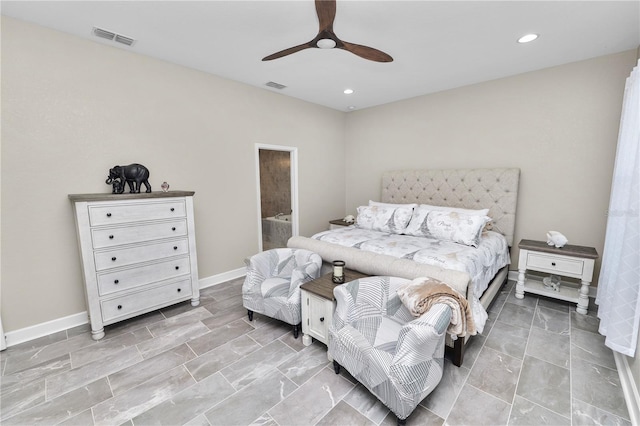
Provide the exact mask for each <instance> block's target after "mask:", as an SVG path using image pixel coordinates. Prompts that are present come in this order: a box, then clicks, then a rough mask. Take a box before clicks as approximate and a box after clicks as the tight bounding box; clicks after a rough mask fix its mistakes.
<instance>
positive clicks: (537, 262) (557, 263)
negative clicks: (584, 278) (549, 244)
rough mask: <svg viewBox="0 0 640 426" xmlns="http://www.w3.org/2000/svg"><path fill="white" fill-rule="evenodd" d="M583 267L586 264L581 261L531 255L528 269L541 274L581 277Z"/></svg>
mask: <svg viewBox="0 0 640 426" xmlns="http://www.w3.org/2000/svg"><path fill="white" fill-rule="evenodd" d="M583 267H584V262H583V261H582V260H579V259H575V260H574V259H567V258H562V257H558V256H545V255H543V254H538V253H529V255H528V256H527V269H535V270H537V271H541V272H551V273H556V274H561V275H563V274H568V275H577V276H580V275H582V268H583Z"/></svg>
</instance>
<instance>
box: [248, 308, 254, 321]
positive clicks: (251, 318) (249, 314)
mask: <svg viewBox="0 0 640 426" xmlns="http://www.w3.org/2000/svg"><path fill="white" fill-rule="evenodd" d="M247 316H248V317H249V321H253V311H250V310H248V309H247Z"/></svg>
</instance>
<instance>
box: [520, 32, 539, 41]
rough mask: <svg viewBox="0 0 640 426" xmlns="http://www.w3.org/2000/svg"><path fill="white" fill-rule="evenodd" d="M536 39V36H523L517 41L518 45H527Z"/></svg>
mask: <svg viewBox="0 0 640 426" xmlns="http://www.w3.org/2000/svg"><path fill="white" fill-rule="evenodd" d="M537 38H538V34H527V35H523V36H522V37H520V38H519V39H518V43H529V42H530V41H533V40H535V39H537Z"/></svg>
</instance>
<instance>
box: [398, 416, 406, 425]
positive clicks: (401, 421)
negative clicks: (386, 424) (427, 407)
mask: <svg viewBox="0 0 640 426" xmlns="http://www.w3.org/2000/svg"><path fill="white" fill-rule="evenodd" d="M406 424H407V419H401V418H399V417H398V426H404V425H406Z"/></svg>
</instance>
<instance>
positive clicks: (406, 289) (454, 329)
mask: <svg viewBox="0 0 640 426" xmlns="http://www.w3.org/2000/svg"><path fill="white" fill-rule="evenodd" d="M396 292H397V293H398V296H399V297H400V300H402V303H403V304H404V305H405V306H406V307H407V309H409V311H410V312H411V314H412V315H413V316H416V317H419V316H421V315H422V314H424V313H425V312H427V311H428V310H429V309H431V306H433V305H434V304H436V303H444V304H446V305H447V306H449V307H450V308H451V322H450V324H449V328H448V329H447V332H448V333H450V334H453V335H456V336H465V335H467V334H468V335H470V336H474V335H475V334H476V333H477V331H476V325H475V322H474V321H473V315H472V313H471V307H470V306H469V302H467V299H465V298H464V297H463V296H462V295H461V294H460V293H458V292H457V291H456V290H454V289H452V288H451V287H449V286H448V285H446V284H445V283H443V282H442V281H438V280H436V279H435V278H427V277H420V278H416V279H414V280H413V281H411V282H409V283H407V284H404V285H401V286H400V287H398V289H397V290H396Z"/></svg>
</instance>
